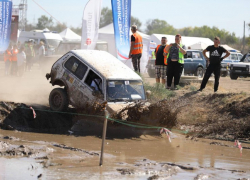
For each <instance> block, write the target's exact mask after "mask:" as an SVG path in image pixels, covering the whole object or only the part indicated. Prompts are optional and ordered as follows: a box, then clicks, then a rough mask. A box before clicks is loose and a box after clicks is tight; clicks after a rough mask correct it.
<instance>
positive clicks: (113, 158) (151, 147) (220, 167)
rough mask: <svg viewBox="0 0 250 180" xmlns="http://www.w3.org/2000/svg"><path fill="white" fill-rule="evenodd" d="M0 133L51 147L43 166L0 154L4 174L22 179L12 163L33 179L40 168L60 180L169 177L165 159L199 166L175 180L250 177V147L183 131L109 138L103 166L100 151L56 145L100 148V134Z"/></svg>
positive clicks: (179, 174)
mask: <svg viewBox="0 0 250 180" xmlns="http://www.w3.org/2000/svg"><path fill="white" fill-rule="evenodd" d="M0 134H1V135H2V136H13V137H17V138H19V140H18V142H17V143H18V144H25V145H32V146H36V145H37V146H46V147H47V148H48V149H49V151H48V156H49V157H50V158H49V159H50V160H49V161H51V162H53V163H52V165H49V166H48V167H47V168H44V169H41V167H40V165H39V164H34V161H33V160H32V159H30V158H28V159H27V158H20V159H13V158H11V159H6V158H1V159H0V160H1V161H0V162H1V163H0V165H1V166H2V167H5V168H1V172H0V175H1V177H5V179H18V174H16V178H11V177H13V176H15V174H12V173H10V172H11V169H9V168H8V167H9V166H10V164H12V165H13V166H12V165H11V168H14V169H19V170H18V171H15V172H19V171H23V172H25V173H24V176H25V174H27V176H25V178H24V179H34V177H35V178H36V177H37V175H38V174H39V173H41V174H42V177H43V179H55V177H57V178H61V179H71V178H74V179H147V178H148V177H150V176H152V175H154V174H159V176H160V177H165V178H166V177H168V175H169V171H166V169H164V164H166V163H175V164H176V165H180V167H181V166H184V167H193V168H194V170H185V169H181V168H179V169H178V171H177V173H175V174H174V175H172V177H171V178H170V179H194V178H195V177H196V176H197V175H199V174H204V175H207V176H208V177H210V178H212V179H238V178H250V168H249V167H250V150H248V149H243V153H242V155H241V154H240V151H239V149H238V148H235V147H233V146H234V143H233V142H220V143H223V145H229V147H226V146H219V145H213V144H211V145H210V143H211V142H215V141H211V140H201V139H200V140H199V141H191V140H188V139H186V138H185V137H184V136H182V135H176V136H175V138H174V139H172V142H171V143H170V142H169V141H168V139H167V138H166V137H163V138H162V137H153V136H141V137H140V138H134V139H108V140H106V144H105V155H104V165H103V166H102V167H99V156H94V155H89V154H87V153H84V152H81V151H72V150H69V149H63V148H59V147H55V146H54V145H55V144H64V145H66V146H67V147H74V148H78V149H82V150H85V151H88V152H96V153H100V147H101V139H100V138H98V137H93V136H85V137H84V136H81V137H75V136H73V135H51V134H38V133H23V132H11V131H3V130H0ZM217 142H219V141H217ZM242 145H243V147H249V146H250V145H249V144H242ZM29 161H31V162H29ZM16 162H17V163H16ZM14 164H15V165H14ZM21 164H22V165H21ZM30 164H33V166H34V167H36V173H34V172H33V171H31V172H30ZM18 165H20V166H18ZM6 167H7V168H6ZM16 167H21V168H16ZM14 169H13V170H14ZM117 169H132V170H135V171H134V173H132V175H121V173H120V172H119V171H117ZM25 170H26V171H25ZM237 171H240V172H237ZM241 171H243V172H241ZM32 173H33V174H32Z"/></svg>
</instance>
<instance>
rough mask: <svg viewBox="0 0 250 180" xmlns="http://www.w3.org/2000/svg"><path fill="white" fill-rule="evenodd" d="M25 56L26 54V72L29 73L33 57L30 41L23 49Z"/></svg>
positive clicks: (33, 52)
mask: <svg viewBox="0 0 250 180" xmlns="http://www.w3.org/2000/svg"><path fill="white" fill-rule="evenodd" d="M25 54H26V71H30V70H31V66H32V65H33V61H34V57H35V51H34V48H33V43H32V41H31V40H29V41H28V46H27V47H26V49H25Z"/></svg>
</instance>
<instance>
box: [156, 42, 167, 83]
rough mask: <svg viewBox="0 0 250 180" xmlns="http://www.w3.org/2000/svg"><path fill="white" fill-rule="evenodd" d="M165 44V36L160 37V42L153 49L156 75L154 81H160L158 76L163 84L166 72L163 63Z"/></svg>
mask: <svg viewBox="0 0 250 180" xmlns="http://www.w3.org/2000/svg"><path fill="white" fill-rule="evenodd" d="M166 45H167V38H166V37H162V38H161V44H160V45H158V46H157V47H156V49H155V56H156V60H155V76H156V83H160V78H161V83H162V84H164V85H165V83H166V81H165V77H166V73H167V66H166V65H165V64H164V60H165V57H166V56H167V54H165V55H163V52H164V49H165V47H166Z"/></svg>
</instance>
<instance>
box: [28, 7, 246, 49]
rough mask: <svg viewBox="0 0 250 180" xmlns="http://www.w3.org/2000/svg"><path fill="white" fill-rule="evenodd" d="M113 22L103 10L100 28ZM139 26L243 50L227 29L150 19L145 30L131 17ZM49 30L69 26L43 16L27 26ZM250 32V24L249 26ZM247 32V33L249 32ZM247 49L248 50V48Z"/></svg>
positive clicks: (108, 12) (30, 28) (156, 31)
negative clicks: (216, 39)
mask: <svg viewBox="0 0 250 180" xmlns="http://www.w3.org/2000/svg"><path fill="white" fill-rule="evenodd" d="M112 22H113V17H112V10H111V9H109V8H108V7H104V8H102V11H101V19H100V28H102V27H104V26H106V25H108V24H110V23H112ZM133 24H135V25H137V27H138V30H139V31H141V32H144V33H146V34H148V35H151V34H169V35H175V34H181V35H182V36H193V37H206V38H210V39H213V38H214V37H215V36H219V37H220V38H221V43H222V44H228V45H230V46H232V47H234V48H236V49H239V50H242V43H243V42H242V41H243V39H242V38H240V37H236V35H235V33H230V32H229V31H227V30H225V29H219V28H217V27H215V26H214V27H209V26H201V27H184V28H181V29H176V28H174V26H172V25H170V24H168V23H167V21H165V20H161V19H150V20H147V22H146V24H145V27H146V28H145V29H144V30H143V29H141V27H142V22H141V21H140V20H139V19H138V18H136V17H134V16H131V25H133ZM44 28H48V29H50V30H51V31H57V32H61V31H63V30H64V29H65V28H67V24H66V23H65V22H64V23H58V22H57V23H54V21H53V19H52V18H51V17H50V18H49V17H47V16H45V15H42V16H41V17H40V18H38V21H37V24H35V25H34V24H33V25H32V24H29V23H27V24H26V31H29V30H33V29H44ZM70 28H71V29H72V31H74V32H75V33H77V34H79V35H81V34H82V29H81V27H70ZM248 30H249V31H250V23H249V24H248ZM249 31H247V32H249ZM245 42H246V45H248V47H249V46H250V35H249V34H248V36H246V41H245ZM248 47H246V48H248Z"/></svg>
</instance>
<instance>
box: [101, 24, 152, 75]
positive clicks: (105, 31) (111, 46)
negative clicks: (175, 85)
mask: <svg viewBox="0 0 250 180" xmlns="http://www.w3.org/2000/svg"><path fill="white" fill-rule="evenodd" d="M137 32H138V33H139V34H140V35H141V36H142V41H143V53H142V58H141V73H144V72H146V65H147V62H148V51H149V43H150V36H149V35H147V34H144V33H141V32H139V31H137ZM131 34H132V33H131V31H130V35H131ZM98 40H101V41H106V42H107V43H108V52H109V53H110V54H112V55H114V56H115V57H116V51H117V50H116V46H115V36H114V26H113V23H111V24H109V25H107V26H105V27H103V28H101V29H99V31H98ZM123 62H124V63H125V64H126V65H127V66H129V67H130V68H132V63H131V59H130V60H126V61H123Z"/></svg>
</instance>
